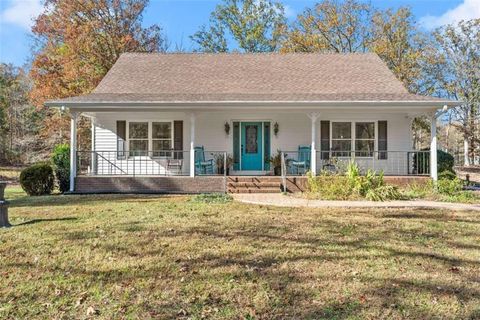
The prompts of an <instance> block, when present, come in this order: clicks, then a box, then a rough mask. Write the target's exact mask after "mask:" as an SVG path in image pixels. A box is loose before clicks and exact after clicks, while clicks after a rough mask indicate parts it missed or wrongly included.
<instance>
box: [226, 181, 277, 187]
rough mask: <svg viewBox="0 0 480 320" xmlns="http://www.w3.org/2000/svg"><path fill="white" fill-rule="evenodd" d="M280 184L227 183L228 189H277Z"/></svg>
mask: <svg viewBox="0 0 480 320" xmlns="http://www.w3.org/2000/svg"><path fill="white" fill-rule="evenodd" d="M281 186H282V184H281V183H278V182H260V183H257V182H229V183H228V187H232V188H279V187H281Z"/></svg>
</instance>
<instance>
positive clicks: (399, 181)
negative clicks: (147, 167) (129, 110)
mask: <svg viewBox="0 0 480 320" xmlns="http://www.w3.org/2000/svg"><path fill="white" fill-rule="evenodd" d="M384 179H385V183H387V184H390V185H396V186H399V187H404V186H407V185H408V184H413V183H420V184H421V183H426V182H427V181H428V180H429V179H430V178H429V177H424V176H386V177H385V178H384ZM286 181H287V192H303V191H306V190H307V178H306V177H287V178H286ZM227 190H228V192H230V193H277V192H282V191H283V187H282V178H281V177H273V176H255V177H247V176H229V177H227ZM213 192H224V180H223V177H195V178H191V177H178V176H177V177H108V176H96V177H77V178H76V179H75V193H187V194H188V193H191V194H194V193H213Z"/></svg>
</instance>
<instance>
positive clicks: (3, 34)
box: [0, 0, 480, 66]
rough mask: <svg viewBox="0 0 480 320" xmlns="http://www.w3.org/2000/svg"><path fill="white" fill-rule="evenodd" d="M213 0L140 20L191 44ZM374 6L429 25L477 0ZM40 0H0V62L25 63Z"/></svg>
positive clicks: (165, 2) (296, 0)
mask: <svg viewBox="0 0 480 320" xmlns="http://www.w3.org/2000/svg"><path fill="white" fill-rule="evenodd" d="M280 1H281V2H282V3H283V4H284V5H285V7H286V13H287V16H288V18H289V19H294V18H295V16H296V15H297V14H298V13H301V12H302V11H303V9H305V8H306V7H311V6H313V5H314V4H315V3H316V1H313V0H312V1H307V0H283V1H282V0H280ZM219 2H220V1H216V0H150V5H149V7H148V8H147V10H146V12H145V14H144V24H145V25H150V24H153V23H157V24H159V25H161V26H162V27H163V29H164V31H165V33H166V34H167V35H168V38H169V40H170V42H171V43H172V46H174V45H175V43H178V44H180V43H182V45H183V47H184V48H185V49H187V50H189V49H191V48H192V43H191V41H190V39H189V35H191V34H193V33H194V32H195V31H196V30H197V29H198V27H199V26H200V25H202V24H203V23H207V22H208V18H209V15H210V12H211V11H212V10H213V9H214V8H215V5H216V4H218V3H219ZM371 3H372V4H373V5H375V6H376V7H380V8H386V7H394V8H396V7H399V6H410V7H411V8H412V10H413V12H414V14H415V16H416V17H417V19H418V20H419V21H421V22H422V26H423V27H424V28H425V29H431V28H434V27H436V26H438V25H442V24H445V23H452V22H455V21H458V20H460V19H472V18H480V0H436V1H434V0H383V1H382V0H372V1H371ZM41 9H42V6H41V0H0V62H6V63H13V64H15V65H18V66H21V65H24V64H25V63H28V59H29V56H30V48H31V41H32V40H31V34H30V32H29V29H30V27H31V24H32V23H31V20H32V17H35V16H36V15H38V13H39V12H40V11H41Z"/></svg>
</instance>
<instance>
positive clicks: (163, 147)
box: [152, 140, 172, 151]
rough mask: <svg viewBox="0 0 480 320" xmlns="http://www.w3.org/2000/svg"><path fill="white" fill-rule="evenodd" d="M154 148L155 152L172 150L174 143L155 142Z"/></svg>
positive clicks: (168, 141)
mask: <svg viewBox="0 0 480 320" xmlns="http://www.w3.org/2000/svg"><path fill="white" fill-rule="evenodd" d="M152 147H153V151H158V150H171V149H172V141H171V140H153V141H152Z"/></svg>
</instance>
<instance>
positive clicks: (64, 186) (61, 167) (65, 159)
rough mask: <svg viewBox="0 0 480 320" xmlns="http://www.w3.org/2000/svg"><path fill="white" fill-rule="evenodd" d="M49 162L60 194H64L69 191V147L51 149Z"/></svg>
mask: <svg viewBox="0 0 480 320" xmlns="http://www.w3.org/2000/svg"><path fill="white" fill-rule="evenodd" d="M51 160H52V165H53V170H54V171H55V177H56V178H57V183H58V188H59V189H60V192H62V193H64V192H66V191H68V190H69V189H70V146H69V145H68V144H59V145H57V146H56V147H55V149H53V153H52V156H51Z"/></svg>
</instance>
